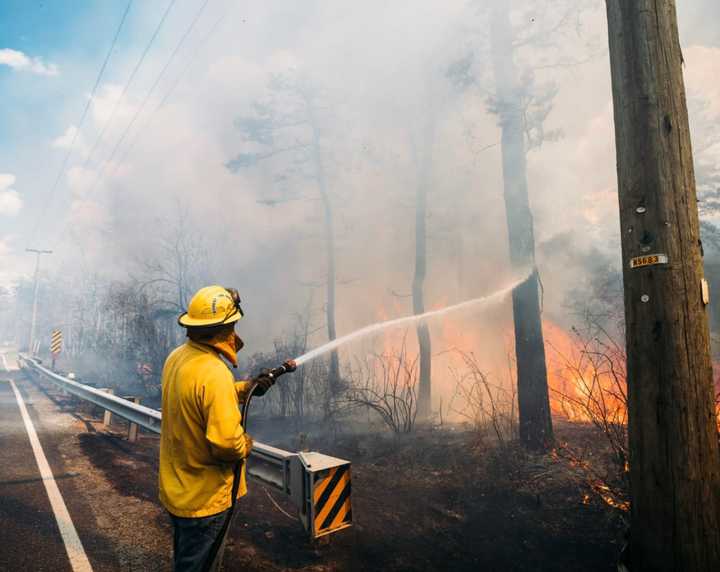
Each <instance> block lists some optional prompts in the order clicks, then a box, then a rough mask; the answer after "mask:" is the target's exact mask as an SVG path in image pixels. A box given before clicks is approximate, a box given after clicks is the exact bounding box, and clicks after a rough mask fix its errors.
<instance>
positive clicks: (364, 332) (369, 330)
mask: <svg viewBox="0 0 720 572" xmlns="http://www.w3.org/2000/svg"><path fill="white" fill-rule="evenodd" d="M529 276H530V274H529V273H528V274H527V275H526V276H525V277H524V278H521V279H520V280H516V281H515V282H513V283H512V284H510V285H509V286H506V287H505V288H503V289H501V290H498V291H497V292H494V293H492V294H488V295H487V296H483V297H482V298H473V299H472V300H466V301H465V302H460V303H459V304H454V305H453V306H448V307H447V308H441V309H440V310H432V311H430V312H425V313H424V314H418V315H416V316H406V317H404V318H396V319H394V320H386V321H385V322H378V323H377V324H371V325H369V326H365V327H364V328H361V329H359V330H356V331H354V332H352V333H350V334H347V335H346V336H343V337H341V338H337V339H335V340H333V341H331V342H328V343H326V344H325V345H322V346H320V347H319V348H315V349H314V350H311V351H309V352H307V353H306V354H304V355H301V356H300V357H298V358H295V363H296V364H297V365H302V364H304V363H307V362H309V361H310V360H312V359H315V358H316V357H319V356H321V355H323V354H326V353H327V352H329V351H332V350H334V349H336V348H337V347H339V346H342V345H344V344H346V343H348V342H352V341H354V340H357V339H359V338H364V337H365V336H369V335H372V334H376V333H378V332H381V331H383V330H387V329H388V328H394V327H396V326H405V325H410V324H414V323H416V322H420V321H423V320H428V319H429V318H435V317H438V316H444V315H445V314H449V313H450V312H458V311H460V310H467V309H470V308H473V307H475V306H481V305H486V304H490V303H493V302H500V301H501V300H503V299H504V298H505V296H507V295H508V294H510V293H511V292H512V291H513V290H514V289H515V288H517V287H518V286H520V284H522V283H523V282H525V280H527V279H528V277H529Z"/></svg>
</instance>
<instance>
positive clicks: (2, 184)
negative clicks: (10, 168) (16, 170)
mask: <svg viewBox="0 0 720 572" xmlns="http://www.w3.org/2000/svg"><path fill="white" fill-rule="evenodd" d="M14 184H15V175H11V174H10V173H0V191H4V190H5V189H7V188H9V187H12V186H13V185H14Z"/></svg>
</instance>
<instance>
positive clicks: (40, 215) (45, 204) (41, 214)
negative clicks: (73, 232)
mask: <svg viewBox="0 0 720 572" xmlns="http://www.w3.org/2000/svg"><path fill="white" fill-rule="evenodd" d="M132 3H133V0H128V3H127V6H125V11H124V12H123V15H122V18H121V19H120V24H118V27H117V30H115V35H114V36H113V39H112V42H111V44H110V49H109V50H108V52H107V54H106V55H105V60H104V61H103V63H102V65H101V66H100V71H99V72H98V75H97V77H96V78H95V85H93V88H92V91H91V92H90V97H88V100H87V102H86V103H85V108H84V109H83V112H82V115H81V116H80V121H78V125H77V128H76V129H75V133H74V134H73V138H72V140H71V141H70V147H69V148H68V150H67V153H65V158H64V159H63V163H62V167H61V168H60V172H59V173H58V175H57V177H56V178H55V182H54V183H53V186H52V187H51V188H50V193H49V195H48V198H47V200H46V201H43V205H42V207H41V210H40V212H39V213H38V217H37V220H36V221H35V225H34V226H33V230H32V233H31V235H30V236H31V237H32V240H34V238H35V236H36V235H37V231H38V230H39V228H40V222H41V221H42V219H43V218H44V216H45V213H46V212H47V208H48V204H49V203H51V202H52V200H53V197H54V196H55V192H56V190H57V187H58V185H59V184H60V180H61V179H62V177H63V175H64V174H65V170H66V169H67V165H68V161H69V160H70V155H72V152H73V149H74V148H75V142H76V141H77V138H78V135H79V134H80V130H81V129H82V126H83V123H85V118H86V117H87V114H88V111H89V110H90V105H92V102H93V99H94V98H95V93H96V92H97V88H98V86H99V85H100V80H101V79H102V76H103V74H104V73H105V69H106V68H107V64H108V61H109V60H110V56H111V55H112V53H113V51H114V50H115V46H116V45H117V40H118V37H119V36H120V31H121V30H122V28H123V25H124V24H125V20H126V19H127V15H128V13H129V12H130V7H131V6H132ZM32 240H31V242H32Z"/></svg>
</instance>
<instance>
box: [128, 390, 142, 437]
mask: <svg viewBox="0 0 720 572" xmlns="http://www.w3.org/2000/svg"><path fill="white" fill-rule="evenodd" d="M130 400H131V401H132V402H133V403H136V404H138V405H140V398H139V397H131V398H130ZM138 429H139V425H138V424H137V423H132V422H130V426H129V427H128V441H130V442H131V443H135V442H137V439H138Z"/></svg>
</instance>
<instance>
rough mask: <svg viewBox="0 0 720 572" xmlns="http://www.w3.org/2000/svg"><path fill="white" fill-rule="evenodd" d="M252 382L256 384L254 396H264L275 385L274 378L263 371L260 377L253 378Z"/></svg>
mask: <svg viewBox="0 0 720 572" xmlns="http://www.w3.org/2000/svg"><path fill="white" fill-rule="evenodd" d="M253 382H254V383H256V384H257V389H255V395H257V396H260V395H265V392H266V391H267V390H268V389H270V388H271V387H272V386H273V385H274V384H275V378H274V377H271V376H270V375H268V372H266V371H263V372H262V373H261V374H260V375H258V376H256V377H255V378H253Z"/></svg>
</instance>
